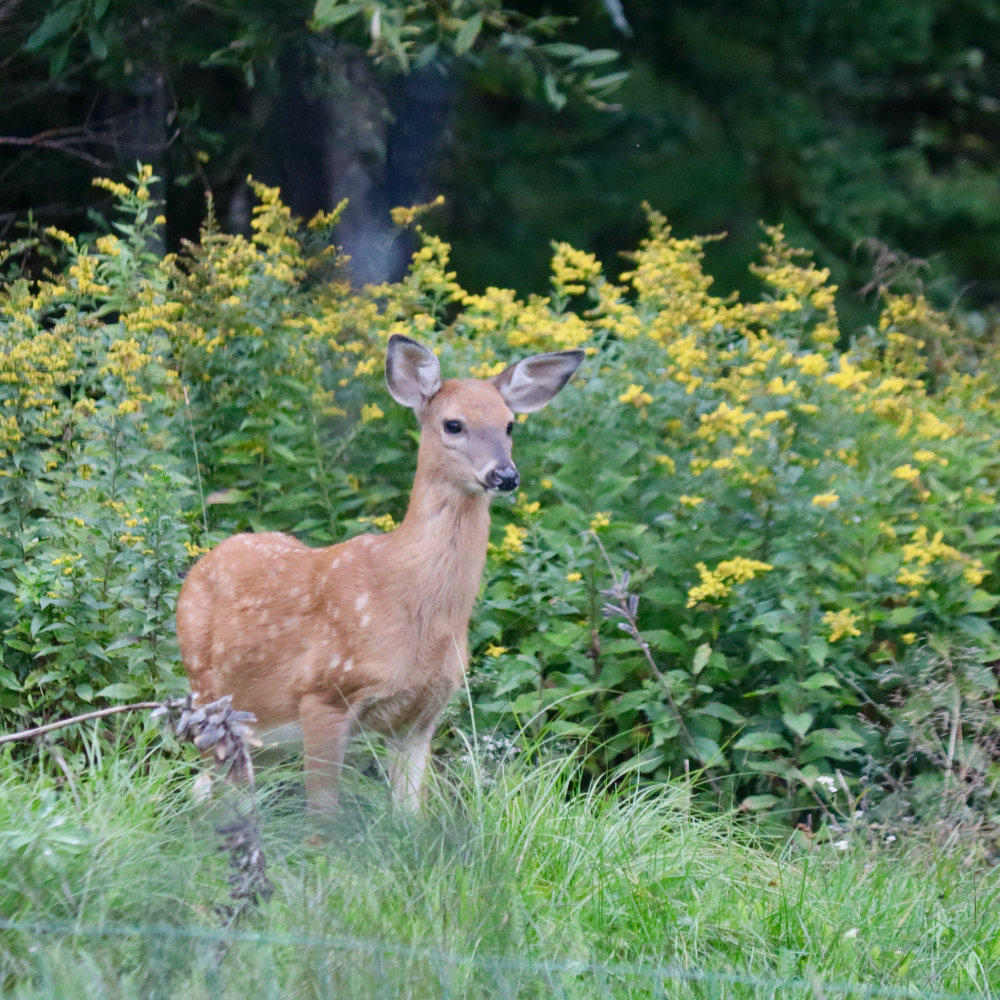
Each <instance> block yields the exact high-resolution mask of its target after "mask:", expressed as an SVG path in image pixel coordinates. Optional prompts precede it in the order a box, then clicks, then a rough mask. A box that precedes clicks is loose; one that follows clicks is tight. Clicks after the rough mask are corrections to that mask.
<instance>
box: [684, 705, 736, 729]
mask: <svg viewBox="0 0 1000 1000" xmlns="http://www.w3.org/2000/svg"><path fill="white" fill-rule="evenodd" d="M695 714H697V715H709V716H711V717H712V718H714V719H723V720H725V721H726V722H731V723H732V724H733V725H734V726H740V725H742V724H743V723H744V722H746V716H744V715H741V714H740V713H739V712H737V711H736V709H735V708H733V707H732V706H730V705H723V704H722V702H721V701H710V702H709V703H708V704H707V705H701V706H700V707H699V708H697V709H696V710H695Z"/></svg>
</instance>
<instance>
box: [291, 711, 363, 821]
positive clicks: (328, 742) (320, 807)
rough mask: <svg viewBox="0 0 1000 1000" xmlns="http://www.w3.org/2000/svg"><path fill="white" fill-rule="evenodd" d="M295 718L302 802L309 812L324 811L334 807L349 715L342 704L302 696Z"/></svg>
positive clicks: (324, 812)
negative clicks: (302, 756)
mask: <svg viewBox="0 0 1000 1000" xmlns="http://www.w3.org/2000/svg"><path fill="white" fill-rule="evenodd" d="M299 721H300V722H301V723H302V740H303V744H304V752H305V769H306V803H307V805H308V809H309V812H311V813H314V814H319V815H323V814H328V813H331V812H333V811H334V810H335V809H336V808H337V800H338V793H339V785H340V775H341V772H342V771H343V768H344V754H345V753H346V751H347V743H348V740H349V739H350V736H351V730H352V728H353V718H352V717H351V713H350V710H349V709H347V708H346V707H337V706H333V705H329V704H327V703H326V702H324V701H322V700H321V699H319V698H317V697H316V696H315V695H306V696H305V697H304V698H303V699H302V701H301V702H300V704H299Z"/></svg>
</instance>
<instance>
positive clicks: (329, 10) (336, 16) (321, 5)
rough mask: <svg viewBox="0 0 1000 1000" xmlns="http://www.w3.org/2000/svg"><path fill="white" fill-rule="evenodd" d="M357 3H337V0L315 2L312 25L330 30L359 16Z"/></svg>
mask: <svg viewBox="0 0 1000 1000" xmlns="http://www.w3.org/2000/svg"><path fill="white" fill-rule="evenodd" d="M361 10H362V5H361V4H359V3H339V2H338V0H316V6H315V7H314V8H313V24H314V25H315V26H316V27H317V28H332V27H334V26H335V25H338V24H343V22H344V21H347V20H349V19H350V18H352V17H354V15H355V14H360V13H361Z"/></svg>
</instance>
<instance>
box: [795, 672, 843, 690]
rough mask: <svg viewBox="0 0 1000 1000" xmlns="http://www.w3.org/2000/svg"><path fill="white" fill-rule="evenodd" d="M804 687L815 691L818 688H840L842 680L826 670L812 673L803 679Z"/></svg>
mask: <svg viewBox="0 0 1000 1000" xmlns="http://www.w3.org/2000/svg"><path fill="white" fill-rule="evenodd" d="M802 687H803V688H805V690H806V691H815V690H816V689H817V688H824V687H827V688H838V687H840V681H839V680H837V678H836V677H835V676H834V675H833V674H831V673H827V672H826V671H825V670H824V671H820V672H819V673H818V674H810V675H809V676H808V677H806V678H805V679H804V680H803V681H802Z"/></svg>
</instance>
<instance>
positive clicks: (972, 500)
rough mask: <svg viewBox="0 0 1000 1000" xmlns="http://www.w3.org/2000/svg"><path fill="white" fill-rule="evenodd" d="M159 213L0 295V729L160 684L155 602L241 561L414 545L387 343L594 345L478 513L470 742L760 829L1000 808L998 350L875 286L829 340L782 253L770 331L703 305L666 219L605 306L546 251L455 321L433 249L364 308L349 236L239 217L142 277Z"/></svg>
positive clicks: (803, 269)
mask: <svg viewBox="0 0 1000 1000" xmlns="http://www.w3.org/2000/svg"><path fill="white" fill-rule="evenodd" d="M150 182H151V178H150V176H149V173H148V171H145V170H141V171H140V172H139V173H138V174H137V175H136V176H135V177H134V178H133V183H132V187H125V186H124V185H115V184H112V183H110V182H107V186H109V187H111V188H112V189H113V190H115V191H116V193H117V194H118V195H119V198H120V201H121V207H122V210H123V218H124V220H125V221H124V222H120V223H117V224H116V230H115V235H109V236H105V237H101V238H100V239H98V240H97V241H96V244H95V246H94V248H92V249H90V248H80V247H77V246H76V245H75V243H74V242H73V241H72V240H71V239H69V238H66V237H63V242H65V243H67V244H68V246H67V260H66V263H65V265H64V266H63V268H62V270H61V271H60V272H59V273H58V274H56V275H53V276H50V277H48V278H45V279H43V280H40V281H37V282H34V283H32V282H29V281H26V280H23V279H12V280H10V281H9V282H8V283H7V284H6V285H5V289H4V293H3V294H4V298H3V318H2V337H3V342H2V348H0V351H2V356H0V364H2V370H0V393H2V404H3V410H2V414H3V415H2V424H0V434H2V440H0V448H2V449H3V456H2V457H3V461H4V467H3V470H2V477H0V488H2V490H3V494H2V496H3V506H2V509H0V518H2V519H3V525H4V531H3V535H2V540H0V557H2V560H3V579H2V581H0V588H2V589H0V598H2V603H0V630H2V632H3V636H4V653H3V662H2V665H0V710H2V712H3V713H4V718H5V721H9V722H13V721H15V720H17V721H18V722H20V721H24V720H26V719H27V718H29V717H30V718H34V717H38V716H40V715H46V714H50V713H53V712H58V713H60V714H63V713H69V712H71V711H74V710H75V709H76V708H77V707H80V706H81V705H83V704H90V703H91V702H93V701H95V700H101V699H105V700H106V699H117V698H120V697H125V696H126V695H127V696H132V695H133V694H135V695H145V694H147V693H149V692H151V691H153V690H158V691H159V690H163V689H164V688H170V687H172V686H173V685H174V684H175V683H176V680H177V677H178V668H177V663H176V654H175V651H174V648H173V644H172V643H173V640H172V637H171V636H172V633H171V629H170V615H171V612H172V609H173V601H174V597H175V594H176V590H177V586H178V585H179V581H180V578H181V576H182V574H183V572H184V570H185V568H186V566H187V565H188V563H189V561H190V559H191V558H192V557H193V556H195V555H196V554H197V553H198V552H199V551H200V549H201V548H202V547H206V546H208V545H211V544H213V543H214V542H215V541H217V540H218V539H219V538H220V537H223V536H224V535H225V534H228V533H230V532H232V531H235V530H242V529H245V528H253V529H258V530H259V529H264V528H267V529H275V528H277V529H280V530H287V531H292V532H295V533H296V534H298V535H300V536H301V537H303V538H304V539H306V540H307V541H310V542H311V543H313V544H323V543H328V542H330V541H334V540H337V539H340V538H343V537H346V536H348V535H350V534H353V533H356V532H358V531H361V530H371V528H372V525H374V526H375V527H376V529H381V530H385V529H388V528H391V526H392V524H393V523H394V522H395V521H398V520H399V519H400V518H401V516H402V514H403V512H404V511H405V504H406V496H407V492H408V489H409V484H410V481H411V479H412V474H413V467H414V463H415V454H416V448H415V442H414V436H415V429H414V426H413V421H412V417H411V415H410V414H409V413H407V412H406V411H404V410H403V409H402V408H401V407H397V406H394V405H392V404H391V403H390V402H389V401H388V398H387V394H386V392H385V390H384V387H383V385H382V376H381V371H382V360H383V352H384V344H385V341H386V339H387V337H388V336H389V335H390V334H392V333H395V332H402V333H406V334H408V335H410V336H414V337H416V338H418V339H422V340H424V341H428V342H430V343H431V344H432V345H433V346H434V347H435V349H437V350H438V352H439V353H440V354H441V356H442V361H443V367H444V370H445V371H446V372H448V373H454V374H457V375H464V374H465V373H467V372H469V371H472V372H473V374H475V375H477V376H479V377H485V376H487V375H489V374H491V373H493V372H495V371H499V370H500V369H502V368H503V367H504V366H505V365H506V364H507V363H508V362H509V361H510V360H511V359H513V358H515V357H517V356H520V355H523V354H526V353H531V352H533V351H540V350H553V349H559V348H564V347H569V346H581V345H582V346H584V347H585V349H586V351H587V353H588V356H589V357H588V360H587V362H586V363H585V365H584V366H583V367H582V369H581V371H580V374H579V375H578V377H577V378H576V379H575V381H574V385H573V386H572V388H571V391H567V392H565V393H562V394H561V395H560V397H559V398H558V399H557V400H556V401H555V402H554V403H553V404H552V406H550V407H549V408H548V409H547V410H546V411H544V412H543V413H540V414H537V415H535V416H533V417H532V418H531V420H529V421H527V422H525V423H524V424H523V426H519V427H518V430H517V432H516V436H517V445H516V453H517V462H518V465H519V467H520V468H521V471H522V478H523V480H524V484H525V485H524V490H523V493H522V494H521V495H520V496H519V497H518V498H517V501H516V503H513V504H510V505H504V504H497V506H496V509H495V512H494V534H493V543H492V544H491V547H490V556H489V562H488V568H487V573H486V580H485V585H484V590H483V598H482V601H481V603H480V606H479V609H478V611H477V613H476V616H475V618H474V621H473V623H472V633H471V639H472V649H473V657H472V668H471V674H470V691H471V699H469V704H468V705H466V704H457V705H456V707H455V708H454V709H453V716H452V717H453V720H454V722H455V724H456V725H457V726H458V727H460V728H461V729H462V730H468V728H469V727H470V726H471V725H475V727H476V729H477V730H478V731H479V732H493V731H498V732H499V733H500V734H502V735H506V736H509V735H512V734H515V733H517V732H519V731H520V730H521V728H522V727H526V728H527V729H528V730H529V731H538V730H542V729H546V730H548V731H552V732H555V733H558V734H561V735H562V736H563V737H565V738H566V739H567V740H569V741H571V742H572V743H573V744H574V745H576V746H579V747H580V749H581V752H582V753H583V756H584V758H585V760H586V762H587V765H586V766H587V767H588V768H589V769H590V771H591V773H594V774H601V775H604V776H612V777H614V776H622V775H626V774H629V773H631V772H636V771H638V772H639V773H641V774H642V775H644V776H646V777H647V778H648V779H650V780H658V779H661V778H663V777H665V776H666V775H667V774H669V773H677V772H681V771H684V770H686V769H687V770H695V771H702V772H703V773H704V775H705V787H706V788H707V789H710V790H711V791H712V793H713V794H714V795H717V796H719V797H721V799H722V801H724V802H728V803H740V804H741V805H742V806H743V807H745V808H747V809H753V810H778V811H783V810H785V811H788V812H789V814H790V815H795V814H796V812H797V811H798V810H802V809H813V810H816V811H818V812H819V813H821V814H825V813H829V812H831V811H835V810H833V809H832V806H833V803H832V802H831V800H830V796H829V794H827V789H828V788H829V787H830V785H829V780H830V779H832V778H834V777H835V776H838V775H843V776H844V778H845V780H847V781H848V782H849V783H850V785H851V787H852V794H854V795H856V796H861V798H862V799H864V798H865V797H868V798H877V797H878V795H876V793H881V792H884V791H889V792H890V793H891V794H890V796H889V797H888V798H885V797H883V800H884V801H885V802H889V801H890V800H892V801H895V802H896V803H897V804H898V803H899V802H902V803H903V805H902V806H899V807H900V808H906V809H911V808H919V804H920V802H921V801H928V800H929V799H930V798H932V796H929V795H928V794H927V788H928V787H932V788H937V787H947V788H950V789H951V790H952V792H953V793H954V792H955V790H956V788H959V789H961V788H964V789H968V790H969V795H968V796H966V799H965V800H963V802H964V803H965V804H969V802H972V800H973V799H974V800H975V802H974V806H975V809H976V810H978V814H979V815H983V816H985V815H989V813H990V810H995V808H996V805H995V803H996V790H997V781H998V777H1000V772H998V762H997V728H996V724H995V723H994V722H992V721H991V720H992V719H993V718H994V717H995V714H994V713H993V712H992V709H993V708H994V707H995V701H996V692H997V681H996V671H995V666H994V664H995V662H996V660H997V633H996V630H995V625H996V610H995V609H996V604H997V601H998V599H1000V588H998V583H1000V581H998V579H997V576H996V573H995V568H994V567H995V560H994V556H993V549H994V542H995V539H996V536H997V533H998V531H1000V529H998V528H997V527H996V525H995V516H994V513H993V512H994V510H995V506H996V490H997V477H998V463H1000V457H998V450H997V440H996V425H997V415H998V399H997V394H996V390H995V386H996V384H997V382H996V377H995V376H996V373H997V371H998V366H997V358H996V356H995V351H994V350H993V349H992V348H991V347H989V346H985V347H984V346H983V343H982V342H981V341H974V340H973V339H972V338H971V337H970V336H968V335H967V334H966V333H965V332H963V331H962V330H961V329H960V328H959V327H958V326H957V325H955V324H953V323H950V322H949V321H947V320H946V319H945V317H943V316H941V315H939V314H937V313H935V312H934V311H933V310H932V309H931V308H930V307H929V306H928V304H927V302H926V301H925V300H924V299H923V298H922V297H921V296H920V295H914V294H904V293H899V292H893V291H892V290H890V289H887V288H883V289H881V296H882V299H881V301H882V311H881V318H880V322H879V324H878V326H877V327H876V328H872V329H869V330H865V331H862V332H861V333H860V334H858V335H857V336H855V337H854V338H852V339H851V340H850V341H849V342H848V341H847V338H846V334H845V332H844V331H842V330H841V329H840V326H839V323H838V318H837V315H836V312H835V309H834V305H833V301H834V289H833V287H832V286H831V285H830V284H829V276H828V274H827V273H826V272H825V271H823V270H820V269H818V268H816V267H815V266H814V265H813V264H812V263H811V262H810V261H809V259H808V257H807V256H806V255H804V254H803V253H802V252H800V251H797V250H795V249H794V248H792V247H790V246H788V245H787V243H786V241H785V238H784V235H783V233H782V231H781V230H780V229H769V230H767V231H766V239H765V243H764V245H763V247H762V255H761V261H760V264H759V265H755V268H754V271H755V274H756V276H757V278H758V279H759V280H760V282H761V287H762V289H763V291H762V294H761V296H760V298H759V301H753V302H751V301H741V300H738V299H736V298H728V299H721V298H719V297H717V296H714V295H713V294H712V292H711V278H710V277H709V276H707V275H706V274H705V273H704V271H703V268H702V260H703V249H704V244H705V240H703V239H678V238H676V237H674V236H673V234H672V233H671V231H670V229H669V227H668V226H667V224H666V221H665V220H664V219H663V218H662V217H661V216H659V215H658V214H657V213H655V212H652V211H651V212H650V234H649V236H648V237H647V238H646V239H645V240H644V241H643V242H642V243H641V245H640V247H639V248H638V249H637V251H636V252H635V253H634V254H633V255H632V259H631V261H630V263H629V269H628V271H627V272H626V273H625V274H623V275H621V276H619V277H618V278H617V279H616V280H612V279H610V278H608V277H606V276H605V275H604V273H603V269H602V267H601V265H600V264H599V263H598V262H597V261H596V260H595V259H594V258H593V257H592V256H590V255H588V254H584V253H581V252H579V251H576V250H574V249H573V248H571V247H569V246H566V245H564V244H557V245H555V246H554V255H553V268H552V287H551V294H550V295H549V296H547V297H538V296H533V297H530V298H529V299H527V300H526V301H522V300H520V299H518V298H517V296H516V295H515V294H514V293H513V292H511V291H509V290H505V289H497V288H490V289H487V290H486V291H485V292H484V293H482V294H477V295H474V294H470V293H467V292H466V291H465V290H463V289H462V288H461V286H460V285H459V284H458V282H457V280H456V276H455V274H454V272H453V271H452V270H451V269H450V268H451V264H450V261H449V256H448V255H449V248H448V247H447V245H445V244H443V243H442V242H441V241H440V240H438V239H437V238H435V237H433V236H432V235H430V234H428V233H427V232H426V231H424V230H423V229H422V228H421V227H420V226H419V225H418V226H417V227H416V231H417V234H418V237H419V239H420V241H421V245H420V249H419V250H418V251H417V253H416V254H415V255H414V258H413V261H412V264H411V268H410V271H409V273H408V275H407V276H406V278H405V279H404V280H403V281H401V282H400V283H398V284H395V285H387V286H380V287H378V288H366V289H362V290H357V289H352V287H351V286H350V285H349V283H348V282H347V281H346V280H345V279H344V278H343V276H342V274H341V270H340V262H339V261H338V259H337V257H336V254H335V252H333V251H331V250H330V249H328V248H327V243H328V237H327V233H328V230H329V227H330V226H331V225H332V224H333V223H334V222H335V218H332V217H328V218H320V219H317V220H314V221H313V222H312V223H310V224H309V225H308V226H305V227H303V226H301V225H300V224H299V223H298V221H297V220H294V219H292V218H291V217H290V215H289V213H288V211H287V209H286V208H285V207H284V206H283V205H282V203H281V201H280V199H279V197H278V192H277V191H275V190H273V189H269V188H266V187H263V186H260V185H258V186H256V192H257V195H258V198H259V199H260V204H259V206H258V208H257V209H256V211H255V215H254V227H253V233H252V234H251V236H250V237H249V238H245V237H242V236H238V235H237V236H232V235H227V234H223V233H219V232H217V231H215V230H214V229H213V228H211V226H209V228H207V229H206V231H205V232H204V234H203V237H202V239H201V241H200V242H199V244H198V245H196V246H191V247H188V248H186V250H185V251H184V252H183V253H182V254H180V255H177V256H170V257H167V258H166V259H164V260H157V259H155V258H153V257H151V256H150V255H149V254H148V253H147V252H146V250H145V247H146V246H147V244H148V242H149V240H150V236H151V235H152V231H153V228H154V227H155V226H156V225H157V222H156V220H155V219H153V218H151V212H150V196H149V184H150ZM418 214H419V210H416V209H414V210H406V211H399V212H398V213H397V215H396V221H397V223H398V224H400V225H410V224H413V223H414V222H415V220H416V218H417V216H418ZM56 235H57V236H58V234H56ZM626 571H627V572H628V574H629V575H628V577H627V578H626V577H625V576H624V574H625V573H626ZM626 584H627V586H626ZM629 593H631V595H632V596H631V597H630V596H629ZM470 706H471V712H472V714H473V716H474V718H469V717H468V716H469V708H470ZM945 736H946V742H947V746H948V749H947V751H946V752H944V753H941V752H939V750H940V746H941V740H942V738H944V737H945ZM820 778H822V779H824V780H823V781H820V780H819V779H820ZM918 779H919V781H918ZM837 780H838V781H839V780H840V778H839V777H838V778H837ZM928 783H929V784H928ZM973 788H974V790H975V791H974V794H973V792H972V789H973ZM901 789H902V790H903V791H901ZM920 789H923V791H920V794H919V795H918V794H917V791H918V790H920ZM911 792H912V793H913V794H910V793H911Z"/></svg>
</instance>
